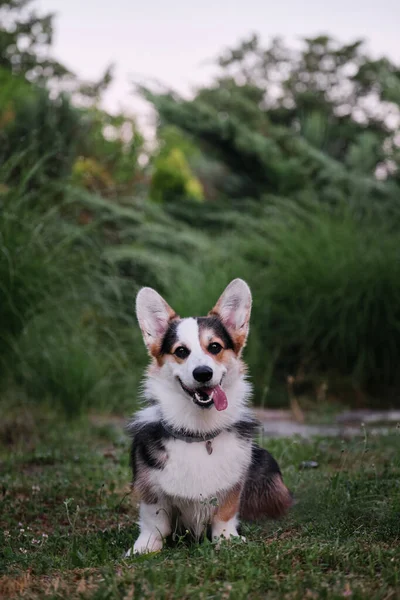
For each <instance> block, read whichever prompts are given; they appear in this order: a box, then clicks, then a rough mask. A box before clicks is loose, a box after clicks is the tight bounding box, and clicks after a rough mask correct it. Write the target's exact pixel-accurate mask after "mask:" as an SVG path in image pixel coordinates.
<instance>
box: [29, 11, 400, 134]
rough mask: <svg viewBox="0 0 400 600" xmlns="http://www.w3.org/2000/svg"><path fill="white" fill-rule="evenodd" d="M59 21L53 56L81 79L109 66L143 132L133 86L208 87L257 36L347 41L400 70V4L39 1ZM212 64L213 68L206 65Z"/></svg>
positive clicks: (115, 89) (142, 110)
mask: <svg viewBox="0 0 400 600" xmlns="http://www.w3.org/2000/svg"><path fill="white" fill-rule="evenodd" d="M36 6H37V7H39V8H40V9H42V10H43V11H46V12H54V13H56V15H57V18H56V21H55V26H56V27H55V28H56V35H55V40H54V55H55V56H56V58H58V59H59V60H60V61H61V62H63V63H65V64H66V65H67V66H68V67H69V68H70V69H72V70H74V71H75V72H77V74H78V75H79V76H81V77H83V78H88V79H89V78H97V77H99V76H100V75H101V73H102V72H103V70H104V68H105V67H106V66H107V65H108V64H109V63H110V62H114V63H115V64H116V68H117V69H116V80H115V82H114V84H113V86H112V88H111V90H110V91H109V93H108V95H107V98H106V101H105V103H106V106H107V108H109V109H111V110H116V109H118V108H123V109H125V110H128V111H130V112H134V113H136V114H137V115H138V117H139V121H141V122H142V123H143V124H144V125H145V120H146V118H147V115H148V114H149V113H148V110H147V108H146V106H145V105H144V103H143V102H141V101H139V100H138V99H135V98H133V96H132V93H131V90H132V86H131V84H130V82H131V81H132V80H134V79H135V80H136V81H139V80H141V81H144V80H148V79H150V80H151V79H152V78H154V79H156V80H159V81H161V82H163V83H165V84H167V85H168V86H171V87H173V88H174V89H176V90H177V91H179V92H181V93H188V92H190V90H191V89H193V88H194V87H195V86H196V85H199V84H202V83H206V82H207V81H209V80H210V78H211V77H212V73H213V67H212V66H211V64H210V63H211V61H212V59H213V58H215V57H216V56H218V55H219V54H220V53H221V51H222V50H223V49H224V48H226V47H229V46H232V45H234V44H236V43H237V42H238V41H239V40H240V39H242V38H244V37H246V36H248V35H249V34H251V33H253V32H255V33H258V34H259V35H260V37H261V39H262V41H263V42H265V44H267V43H268V41H269V40H270V39H271V37H273V36H276V35H279V36H282V37H283V38H285V39H286V40H287V41H288V42H296V40H298V39H299V38H300V37H303V36H313V35H317V34H320V33H328V34H330V35H332V36H334V37H336V38H338V39H339V40H341V41H343V42H349V41H354V40H355V39H357V38H363V39H365V40H366V41H367V42H368V48H369V50H370V51H371V53H372V54H373V55H374V56H381V55H387V56H388V57H389V58H391V59H392V60H394V61H396V62H398V63H399V64H400V35H399V28H400V0H380V1H378V2H377V1H376V0H336V2H326V0H325V1H323V0H303V1H302V2H300V1H299V0H278V1H276V0H275V1H274V2H271V1H268V0H230V1H228V0H200V1H199V2H192V3H191V2H190V1H183V0H148V1H147V2H146V1H143V0H141V1H138V0H105V1H104V0H37V2H36ZM207 61H210V62H209V63H208V64H207Z"/></svg>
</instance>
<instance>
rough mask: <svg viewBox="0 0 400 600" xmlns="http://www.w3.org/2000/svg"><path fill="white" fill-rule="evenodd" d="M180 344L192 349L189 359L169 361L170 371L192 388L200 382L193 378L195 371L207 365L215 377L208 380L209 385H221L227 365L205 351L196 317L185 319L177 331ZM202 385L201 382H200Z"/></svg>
mask: <svg viewBox="0 0 400 600" xmlns="http://www.w3.org/2000/svg"><path fill="white" fill-rule="evenodd" d="M176 334H177V337H178V340H179V342H178V343H179V344H182V345H184V346H186V347H187V348H188V349H189V350H190V354H189V356H188V357H187V359H186V360H185V361H184V362H183V363H181V364H179V363H177V362H176V361H173V362H172V361H171V362H168V363H167V365H168V367H169V369H168V370H169V371H170V372H171V373H172V375H173V376H174V377H175V378H176V377H179V378H180V380H181V381H182V382H183V383H184V384H185V385H186V387H188V388H190V389H192V388H193V387H195V386H199V383H198V382H196V381H195V380H194V379H193V371H194V369H195V368H196V367H201V366H206V367H210V368H211V369H212V370H213V377H212V379H211V380H210V381H208V382H207V385H210V386H216V385H219V384H220V382H221V379H222V378H223V376H224V375H225V374H226V367H224V365H222V364H220V363H218V362H217V361H215V360H214V359H213V358H212V356H211V355H210V354H207V353H206V352H204V350H203V348H202V346H201V344H200V339H199V326H198V324H197V321H196V319H191V318H189V319H183V320H182V321H181V322H180V323H179V326H178V328H177V331H176ZM200 385H201V384H200Z"/></svg>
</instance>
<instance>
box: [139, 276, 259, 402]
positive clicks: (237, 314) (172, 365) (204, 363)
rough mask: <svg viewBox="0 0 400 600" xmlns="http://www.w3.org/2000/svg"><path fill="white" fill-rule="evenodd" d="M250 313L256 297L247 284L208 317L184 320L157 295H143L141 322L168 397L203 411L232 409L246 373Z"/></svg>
mask: <svg viewBox="0 0 400 600" xmlns="http://www.w3.org/2000/svg"><path fill="white" fill-rule="evenodd" d="M250 311H251V292H250V289H249V287H248V285H247V284H246V283H245V282H244V281H243V280H242V279H235V280H234V281H232V282H231V283H230V284H229V285H228V287H227V288H226V289H225V291H224V292H223V294H222V295H221V297H220V298H219V300H218V302H217V303H216V305H215V306H214V308H213V309H212V310H211V311H210V312H209V314H208V316H207V317H196V318H186V319H181V318H180V317H179V316H178V315H177V314H176V313H175V311H174V310H173V309H172V308H171V307H170V306H169V305H168V304H167V302H166V301H165V300H164V299H163V298H162V297H161V296H160V295H159V294H158V293H157V292H156V291H155V290H153V289H151V288H142V289H141V290H140V292H139V293H138V296H137V299H136V314H137V318H138V321H139V325H140V328H141V330H142V333H143V338H144V342H145V344H146V346H147V349H148V351H149V353H150V355H151V356H152V357H153V358H154V361H153V362H154V366H153V367H152V374H153V376H155V378H156V379H157V380H158V381H159V382H160V381H163V382H164V384H165V387H166V395H167V396H169V397H170V396H171V392H174V393H175V392H176V397H178V398H179V399H180V400H179V401H180V402H183V399H184V401H185V403H190V405H191V406H195V407H197V410H198V409H199V408H200V409H212V408H214V409H216V410H217V411H223V410H225V409H227V408H228V403H229V402H230V400H231V399H230V398H229V390H230V389H231V388H232V386H234V385H235V382H236V381H237V380H238V378H240V376H241V373H242V371H243V365H242V363H241V360H240V355H241V353H242V350H243V348H244V346H245V343H246V339H247V335H248V332H249V319H250ZM174 395H175V394H174ZM159 400H161V401H162V398H159ZM232 400H233V401H234V398H233V399H232ZM168 401H169V402H170V401H171V398H169V400H168ZM182 409H183V410H184V409H185V407H184V406H183V404H182Z"/></svg>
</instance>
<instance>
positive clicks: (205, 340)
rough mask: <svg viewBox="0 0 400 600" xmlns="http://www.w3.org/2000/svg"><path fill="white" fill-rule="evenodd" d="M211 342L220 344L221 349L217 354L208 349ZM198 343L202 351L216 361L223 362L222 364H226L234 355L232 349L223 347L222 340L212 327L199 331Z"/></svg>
mask: <svg viewBox="0 0 400 600" xmlns="http://www.w3.org/2000/svg"><path fill="white" fill-rule="evenodd" d="M213 343H217V344H220V345H221V346H222V350H221V352H219V354H212V352H209V351H208V347H209V345H210V344H213ZM200 345H201V347H202V349H203V350H204V352H206V353H207V354H209V355H210V356H211V357H212V358H213V359H214V360H215V361H216V362H219V363H223V364H224V365H228V364H229V363H230V361H231V360H232V358H233V357H234V356H235V353H234V351H233V350H231V349H230V348H225V345H224V341H223V340H222V339H221V338H220V337H219V336H218V335H216V334H215V332H214V331H213V330H212V329H202V330H201V331H200Z"/></svg>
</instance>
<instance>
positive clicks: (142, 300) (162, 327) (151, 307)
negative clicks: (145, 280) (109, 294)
mask: <svg viewBox="0 0 400 600" xmlns="http://www.w3.org/2000/svg"><path fill="white" fill-rule="evenodd" d="M136 316H137V319H138V321H139V325H140V329H141V330H142V334H143V339H144V343H145V344H146V346H147V348H148V350H149V352H150V354H152V355H153V356H155V355H156V354H157V353H158V352H159V350H160V346H161V342H162V340H163V338H164V335H165V333H166V331H167V329H168V326H169V324H170V321H171V320H172V319H176V318H178V315H177V314H176V313H175V311H174V310H173V309H172V308H171V307H170V306H169V304H167V302H165V300H164V298H162V297H161V296H160V294H158V292H156V291H155V290H153V289H152V288H149V287H144V288H142V289H141V290H140V291H139V293H138V295H137V297H136Z"/></svg>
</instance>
